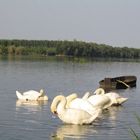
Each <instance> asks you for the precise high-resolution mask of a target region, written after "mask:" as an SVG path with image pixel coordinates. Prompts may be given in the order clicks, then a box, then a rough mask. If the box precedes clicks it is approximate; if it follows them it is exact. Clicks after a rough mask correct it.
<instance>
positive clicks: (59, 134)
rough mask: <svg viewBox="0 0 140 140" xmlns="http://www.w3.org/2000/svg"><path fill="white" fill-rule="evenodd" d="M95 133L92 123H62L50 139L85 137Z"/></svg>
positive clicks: (61, 139)
mask: <svg viewBox="0 0 140 140" xmlns="http://www.w3.org/2000/svg"><path fill="white" fill-rule="evenodd" d="M95 133H97V131H96V130H95V129H94V125H62V126H60V127H59V128H58V129H57V131H56V133H55V134H53V136H52V139H60V140H63V139H65V138H74V139H80V138H84V139H86V137H87V135H89V134H91V135H93V134H95Z"/></svg>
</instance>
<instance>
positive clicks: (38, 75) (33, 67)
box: [0, 58, 140, 140]
mask: <svg viewBox="0 0 140 140" xmlns="http://www.w3.org/2000/svg"><path fill="white" fill-rule="evenodd" d="M139 69H140V63H139V62H110V61H108V62H103V61H86V62H85V61H82V62H79V61H72V60H65V59H64V60H61V59H60V60H59V59H56V60H52V59H48V58H40V59H39V58H38V59H31V58H30V59H29V58H18V59H17V58H8V59H7V58H4V59H3V58H1V59H0V78H1V80H0V137H1V139H2V140H19V139H20V140H28V139H34V140H47V139H51V140H56V139H65V140H72V139H87V140H93V139H96V140H103V139H108V140H118V139H119V140H121V139H123V140H130V139H132V137H131V136H130V133H129V128H134V130H135V131H136V132H137V133H138V134H140V131H139V130H140V127H139V125H138V122H137V120H136V118H135V115H134V114H135V113H138V114H139V115H140V101H139V99H140V87H139V85H140V84H139V79H140V74H139ZM120 75H136V76H137V78H138V81H137V87H136V88H132V89H127V90H118V91H117V92H119V93H120V94H121V95H123V96H124V97H128V98H129V100H128V101H127V102H126V103H124V104H123V106H119V107H112V108H110V110H108V111H105V112H104V113H103V116H102V118H101V119H99V120H96V121H95V122H94V123H93V125H84V126H79V125H65V124H63V123H62V122H61V120H59V119H58V118H57V117H56V116H54V115H53V114H52V113H51V112H50V104H51V102H52V100H53V98H54V97H55V96H56V95H58V94H64V95H69V94H70V93H72V92H77V93H78V95H79V97H81V96H82V95H83V94H84V93H85V92H86V91H93V90H95V89H96V88H97V87H98V86H99V84H98V81H99V80H101V79H103V78H104V77H114V76H120ZM41 88H43V89H44V90H45V92H46V94H47V95H48V97H49V101H47V102H32V104H29V103H28V102H27V103H25V102H19V101H17V99H16V94H15V91H16V90H19V91H21V92H24V91H27V90H30V89H34V90H40V89H41Z"/></svg>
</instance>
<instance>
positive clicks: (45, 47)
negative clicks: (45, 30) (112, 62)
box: [0, 40, 140, 59]
mask: <svg viewBox="0 0 140 140" xmlns="http://www.w3.org/2000/svg"><path fill="white" fill-rule="evenodd" d="M0 54H1V55H9V54H10V55H44V56H45V55H66V56H75V57H90V58H95V57H99V58H130V59H138V58H140V49H136V48H135V49H134V48H128V47H122V48H120V47H112V46H109V45H105V44H97V43H93V42H89V43H87V42H83V41H77V40H73V41H67V40H64V41H53V40H50V41H49V40H0Z"/></svg>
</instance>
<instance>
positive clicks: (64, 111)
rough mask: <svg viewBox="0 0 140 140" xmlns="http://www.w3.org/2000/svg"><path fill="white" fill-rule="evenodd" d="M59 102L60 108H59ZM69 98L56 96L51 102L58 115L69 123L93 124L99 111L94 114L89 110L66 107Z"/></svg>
mask: <svg viewBox="0 0 140 140" xmlns="http://www.w3.org/2000/svg"><path fill="white" fill-rule="evenodd" d="M58 104H59V109H58V108H57V106H58ZM66 104H67V100H66V97H64V96H63V95H58V96H56V97H55V98H54V99H53V101H52V104H51V111H52V113H54V114H57V115H58V117H59V118H60V119H61V120H62V121H63V122H64V123H68V124H80V125H82V124H91V123H92V122H93V121H94V120H95V119H96V118H97V117H98V113H97V114H95V115H94V116H93V115H91V114H89V113H88V112H86V111H84V110H80V109H74V108H66Z"/></svg>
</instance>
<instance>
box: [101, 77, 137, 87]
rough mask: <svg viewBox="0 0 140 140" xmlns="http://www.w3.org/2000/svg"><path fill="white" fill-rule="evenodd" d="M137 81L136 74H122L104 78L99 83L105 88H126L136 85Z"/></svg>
mask: <svg viewBox="0 0 140 140" xmlns="http://www.w3.org/2000/svg"><path fill="white" fill-rule="evenodd" d="M136 82H137V77H136V76H120V77H114V78H104V80H101V81H99V84H100V87H102V88H104V89H126V88H132V87H136Z"/></svg>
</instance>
